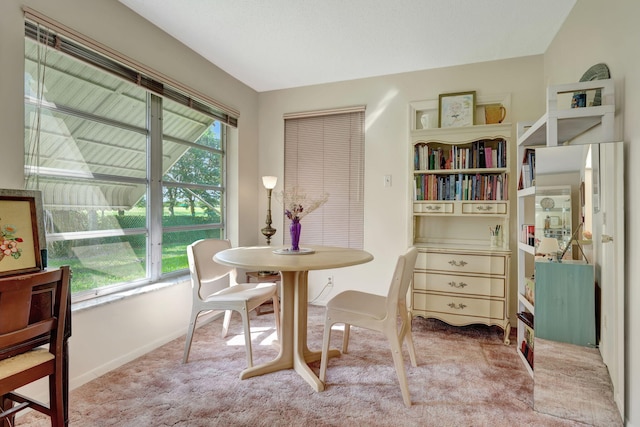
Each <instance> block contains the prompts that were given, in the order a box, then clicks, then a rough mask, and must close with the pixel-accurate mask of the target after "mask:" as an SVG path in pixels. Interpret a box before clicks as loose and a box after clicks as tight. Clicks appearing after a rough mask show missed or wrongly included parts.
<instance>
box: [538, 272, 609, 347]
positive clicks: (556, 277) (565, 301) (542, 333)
mask: <svg viewBox="0 0 640 427" xmlns="http://www.w3.org/2000/svg"><path fill="white" fill-rule="evenodd" d="M535 280H536V296H535V298H536V314H535V323H534V327H535V334H536V337H539V338H543V339H548V340H553V341H560V342H565V343H570V344H576V345H581V346H595V345H596V344H597V343H596V306H595V281H594V270H593V265H591V264H586V263H584V262H582V261H562V262H561V263H558V262H549V261H536V263H535Z"/></svg>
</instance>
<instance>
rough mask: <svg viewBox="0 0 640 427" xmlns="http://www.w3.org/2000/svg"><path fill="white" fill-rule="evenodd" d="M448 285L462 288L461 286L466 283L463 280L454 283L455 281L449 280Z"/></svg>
mask: <svg viewBox="0 0 640 427" xmlns="http://www.w3.org/2000/svg"><path fill="white" fill-rule="evenodd" d="M449 286H451V287H452V288H458V289H462V288H464V287H465V286H467V284H466V283H464V282H460V283H456V282H454V281H451V282H449Z"/></svg>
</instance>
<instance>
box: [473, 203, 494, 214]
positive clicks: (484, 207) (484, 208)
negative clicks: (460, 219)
mask: <svg viewBox="0 0 640 427" xmlns="http://www.w3.org/2000/svg"><path fill="white" fill-rule="evenodd" d="M476 209H477V210H479V211H483V212H488V211H492V210H493V206H492V205H478V206H476Z"/></svg>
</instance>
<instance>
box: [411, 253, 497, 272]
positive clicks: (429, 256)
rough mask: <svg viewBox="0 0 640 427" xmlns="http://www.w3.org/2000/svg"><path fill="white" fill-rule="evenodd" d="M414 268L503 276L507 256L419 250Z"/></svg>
mask: <svg viewBox="0 0 640 427" xmlns="http://www.w3.org/2000/svg"><path fill="white" fill-rule="evenodd" d="M416 269H417V270H436V271H439V272H453V273H466V274H491V275H495V276H504V275H505V274H506V271H507V256H506V255H489V254H487V255H480V254H478V255H474V254H463V253H455V252H452V253H438V252H420V253H418V259H417V260H416Z"/></svg>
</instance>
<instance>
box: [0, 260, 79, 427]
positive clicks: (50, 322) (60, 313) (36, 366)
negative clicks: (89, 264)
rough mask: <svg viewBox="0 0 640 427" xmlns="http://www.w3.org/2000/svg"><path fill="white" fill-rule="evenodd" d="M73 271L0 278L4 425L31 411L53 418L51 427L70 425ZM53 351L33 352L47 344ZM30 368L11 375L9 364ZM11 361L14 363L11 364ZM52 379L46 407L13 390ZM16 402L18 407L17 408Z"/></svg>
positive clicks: (0, 401) (0, 399) (0, 386)
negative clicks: (26, 410)
mask: <svg viewBox="0 0 640 427" xmlns="http://www.w3.org/2000/svg"><path fill="white" fill-rule="evenodd" d="M70 320H71V307H70V270H69V267H68V266H64V267H61V268H60V269H55V270H50V271H42V272H38V273H32V274H21V275H15V276H10V277H4V278H2V279H0V373H1V374H0V378H1V379H0V405H1V409H2V413H1V414H0V419H1V421H0V422H1V425H2V426H10V425H13V422H14V417H15V414H16V413H17V412H18V411H20V410H22V409H25V408H27V407H31V408H32V409H34V410H37V411H39V412H43V413H45V414H47V415H49V416H50V417H51V424H52V426H62V425H68V393H69V387H68V385H69V376H68V375H69V371H68V363H69V359H68V347H67V340H68V338H69V336H70V335H71V322H70ZM47 344H48V345H49V349H48V350H46V349H43V350H34V349H37V348H38V347H41V346H43V345H47ZM26 354H30V357H32V358H33V357H34V355H37V357H35V358H36V359H42V360H40V361H38V363H26V364H25V365H27V366H28V368H21V369H17V370H15V371H11V372H10V370H9V369H8V368H7V366H8V364H15V363H17V362H20V361H23V360H24V359H26V358H27V357H26ZM10 357H12V359H11V361H10V362H9V360H7V359H8V358H10ZM43 377H49V384H50V386H49V390H50V396H49V400H50V404H49V405H43V404H41V403H39V402H36V401H34V400H32V399H30V398H28V397H27V396H23V395H20V394H18V393H15V392H14V390H15V389H17V388H19V387H21V386H23V385H26V384H29V383H31V382H33V381H35V380H37V379H39V378H43ZM15 403H17V405H16V406H14V404H15Z"/></svg>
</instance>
